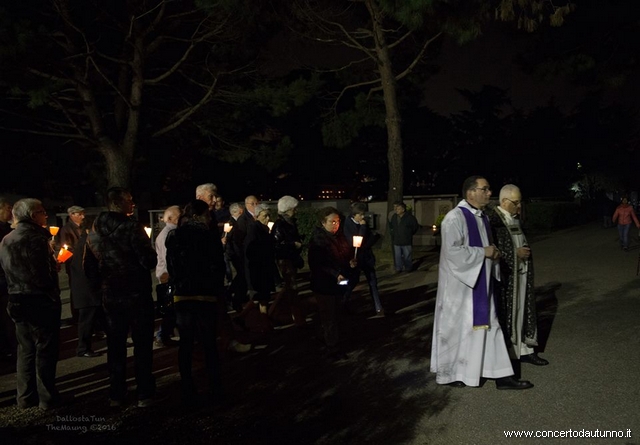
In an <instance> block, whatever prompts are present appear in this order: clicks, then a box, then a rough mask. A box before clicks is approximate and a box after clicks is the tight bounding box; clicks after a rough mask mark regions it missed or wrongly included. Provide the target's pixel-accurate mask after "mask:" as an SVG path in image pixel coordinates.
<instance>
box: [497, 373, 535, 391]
mask: <svg viewBox="0 0 640 445" xmlns="http://www.w3.org/2000/svg"><path fill="white" fill-rule="evenodd" d="M496 388H497V389H529V388H533V383H531V382H529V381H527V380H516V379H515V378H514V377H513V376H510V377H502V378H500V379H496Z"/></svg>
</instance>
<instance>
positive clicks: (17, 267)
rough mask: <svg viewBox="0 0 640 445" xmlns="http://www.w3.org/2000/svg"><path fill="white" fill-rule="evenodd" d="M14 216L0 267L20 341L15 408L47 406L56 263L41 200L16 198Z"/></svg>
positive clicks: (0, 249) (56, 313)
mask: <svg viewBox="0 0 640 445" xmlns="http://www.w3.org/2000/svg"><path fill="white" fill-rule="evenodd" d="M13 218H14V220H15V222H16V228H15V230H14V231H13V232H11V233H9V234H8V235H7V236H5V237H4V239H3V240H2V242H0V266H2V269H3V270H4V272H5V274H6V279H7V287H8V292H9V303H8V305H7V311H8V312H9V315H10V316H11V318H12V319H13V321H14V323H15V325H16V337H17V339H18V345H19V348H18V361H17V365H16V371H17V375H16V385H17V396H16V399H17V402H18V407H19V408H23V409H24V408H30V407H33V406H38V407H40V409H43V410H48V409H52V408H54V407H55V406H56V405H57V404H58V403H59V402H60V396H59V393H58V391H57V389H56V385H55V382H56V366H57V364H58V354H59V352H58V351H59V346H60V312H61V302H60V287H59V284H58V267H57V265H56V260H55V258H54V253H53V249H52V247H51V244H50V243H49V240H50V239H51V234H50V233H49V231H48V230H47V229H46V228H45V227H46V225H47V212H46V210H45V209H44V207H43V206H42V202H41V201H39V200H37V199H33V198H26V199H21V200H19V201H18V202H16V203H15V204H14V206H13Z"/></svg>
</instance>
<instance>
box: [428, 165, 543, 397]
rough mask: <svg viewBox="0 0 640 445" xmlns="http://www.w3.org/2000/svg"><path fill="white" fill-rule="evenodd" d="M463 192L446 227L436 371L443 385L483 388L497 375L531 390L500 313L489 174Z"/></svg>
mask: <svg viewBox="0 0 640 445" xmlns="http://www.w3.org/2000/svg"><path fill="white" fill-rule="evenodd" d="M462 190H463V196H464V197H465V200H463V201H461V202H460V203H459V204H458V206H457V207H456V208H454V209H453V210H451V211H450V212H449V213H448V214H447V215H446V216H445V218H444V220H443V221H442V225H441V235H442V247H441V253H440V265H439V274H438V293H437V297H436V308H435V316H434V322H433V340H432V348H431V372H435V373H436V382H437V383H438V384H442V385H451V386H455V387H464V386H480V384H481V378H489V379H496V387H497V388H498V389H528V388H531V387H533V385H532V384H531V383H530V382H528V381H519V380H517V379H515V378H514V377H513V374H514V372H513V368H512V366H511V361H510V359H509V354H508V352H507V348H506V346H505V340H504V336H503V333H502V331H501V329H500V324H499V322H498V318H497V316H496V311H495V306H494V300H493V291H492V281H493V280H494V279H495V280H499V279H500V269H499V262H498V260H499V258H500V252H499V250H498V249H497V248H496V247H495V246H494V245H493V244H492V242H491V236H492V235H491V232H490V227H489V223H488V220H487V218H486V215H484V213H483V211H482V209H483V208H484V207H485V206H486V205H487V204H488V203H489V200H490V198H491V188H490V186H489V183H488V181H487V180H486V179H485V178H483V177H481V176H471V177H469V178H467V179H466V180H465V181H464V184H463V187H462Z"/></svg>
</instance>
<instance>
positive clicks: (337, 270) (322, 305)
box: [309, 207, 357, 359]
mask: <svg viewBox="0 0 640 445" xmlns="http://www.w3.org/2000/svg"><path fill="white" fill-rule="evenodd" d="M318 222H319V223H320V226H319V227H317V228H316V229H315V231H314V232H313V235H312V237H311V242H310V243H309V268H310V269H311V290H312V291H313V293H314V295H315V297H316V301H317V302H318V312H319V314H320V321H321V323H322V330H323V335H324V341H325V343H326V346H327V355H328V357H329V358H331V359H339V358H342V356H343V354H342V353H340V352H339V350H338V348H337V344H338V337H339V334H338V306H339V305H338V303H339V300H340V299H341V298H342V296H343V295H344V293H345V292H346V291H347V288H348V284H349V280H350V279H353V278H352V276H353V271H354V268H355V267H356V265H357V262H356V260H355V259H353V258H352V256H351V246H350V245H349V243H348V242H347V240H346V238H345V236H344V233H343V232H342V231H341V230H340V212H338V210H336V209H335V208H333V207H325V208H323V209H320V211H319V212H318Z"/></svg>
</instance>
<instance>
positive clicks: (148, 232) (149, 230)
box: [144, 226, 151, 238]
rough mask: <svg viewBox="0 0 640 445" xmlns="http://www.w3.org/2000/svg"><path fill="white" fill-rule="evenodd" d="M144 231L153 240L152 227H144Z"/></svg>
mask: <svg viewBox="0 0 640 445" xmlns="http://www.w3.org/2000/svg"><path fill="white" fill-rule="evenodd" d="M144 231H145V232H147V236H148V237H149V238H151V227H147V226H144Z"/></svg>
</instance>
